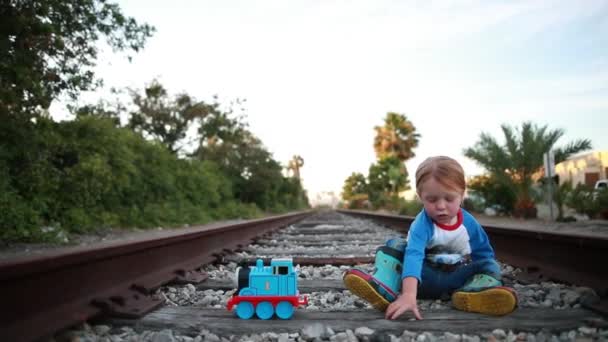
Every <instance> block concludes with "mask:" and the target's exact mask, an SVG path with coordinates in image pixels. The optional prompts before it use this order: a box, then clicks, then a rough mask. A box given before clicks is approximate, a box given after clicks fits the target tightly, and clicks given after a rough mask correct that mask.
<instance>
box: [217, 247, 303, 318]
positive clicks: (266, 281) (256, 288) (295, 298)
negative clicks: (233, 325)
mask: <svg viewBox="0 0 608 342" xmlns="http://www.w3.org/2000/svg"><path fill="white" fill-rule="evenodd" d="M235 281H236V284H235V285H236V286H237V288H238V292H237V293H238V295H235V296H233V297H232V298H231V299H230V300H229V301H228V310H232V307H233V306H234V305H236V314H237V316H239V317H240V318H243V319H249V318H251V317H252V316H253V314H254V313H255V314H256V315H257V316H258V317H259V318H262V319H269V318H271V317H272V316H273V315H274V314H275V313H276V314H277V316H278V317H279V318H282V319H288V318H291V316H292V315H293V309H294V307H298V306H299V305H302V304H307V303H308V299H307V298H306V297H304V298H300V296H299V292H298V283H297V282H298V275H297V272H296V271H295V269H294V267H293V261H292V259H287V258H286V259H272V260H271V261H270V266H264V263H263V261H262V260H261V259H258V260H257V262H256V265H255V266H249V267H239V268H237V270H236V274H235Z"/></svg>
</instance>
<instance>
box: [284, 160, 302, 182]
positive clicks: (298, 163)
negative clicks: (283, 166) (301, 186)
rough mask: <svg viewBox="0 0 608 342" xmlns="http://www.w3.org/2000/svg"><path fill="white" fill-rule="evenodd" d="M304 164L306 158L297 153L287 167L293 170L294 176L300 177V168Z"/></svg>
mask: <svg viewBox="0 0 608 342" xmlns="http://www.w3.org/2000/svg"><path fill="white" fill-rule="evenodd" d="M302 166H304V158H302V157H301V156H298V155H295V156H293V157H292V158H291V160H290V161H289V163H288V164H287V169H288V170H291V171H292V172H293V176H294V178H297V179H300V168H301V167H302Z"/></svg>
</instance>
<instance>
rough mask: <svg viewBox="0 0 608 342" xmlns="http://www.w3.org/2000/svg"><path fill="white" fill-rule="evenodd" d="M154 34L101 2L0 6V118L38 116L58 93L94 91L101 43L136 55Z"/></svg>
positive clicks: (115, 7)
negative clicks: (103, 42)
mask: <svg viewBox="0 0 608 342" xmlns="http://www.w3.org/2000/svg"><path fill="white" fill-rule="evenodd" d="M153 31H154V28H153V27H151V26H149V25H147V24H143V25H140V24H138V23H137V21H136V20H135V19H133V18H130V17H126V16H124V15H123V13H122V12H121V10H120V8H119V6H118V5H117V4H114V3H109V2H108V1H106V0H47V1H40V0H38V1H36V0H31V1H16V0H8V1H2V2H1V4H0V33H1V34H0V115H7V114H11V115H18V114H22V113H27V114H28V115H37V113H40V112H41V110H44V109H47V108H48V107H49V106H50V105H51V102H52V100H53V99H55V98H57V97H58V96H60V95H62V94H67V95H69V96H70V97H72V98H76V96H77V95H78V93H79V92H80V91H84V90H91V89H93V88H94V87H95V86H96V85H98V84H99V81H97V80H96V78H95V75H94V73H93V67H94V66H95V62H96V59H97V53H98V47H97V46H98V45H97V43H98V41H99V40H100V38H102V37H104V38H105V40H106V42H107V44H108V45H109V46H110V47H111V48H112V49H113V50H114V51H125V50H132V51H135V52H137V51H139V50H140V49H141V48H143V46H144V43H145V41H146V39H147V38H148V37H150V36H151V35H152V33H153Z"/></svg>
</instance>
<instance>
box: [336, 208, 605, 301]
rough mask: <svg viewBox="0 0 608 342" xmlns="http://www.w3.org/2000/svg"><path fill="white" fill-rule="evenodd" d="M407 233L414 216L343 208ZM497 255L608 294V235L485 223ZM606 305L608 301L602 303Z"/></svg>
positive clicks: (528, 272) (535, 276)
mask: <svg viewBox="0 0 608 342" xmlns="http://www.w3.org/2000/svg"><path fill="white" fill-rule="evenodd" d="M340 212H342V213H344V214H348V215H353V216H357V217H362V218H366V219H370V220H373V221H374V222H377V223H381V224H384V225H386V226H388V227H391V228H393V229H395V230H397V231H399V232H401V233H402V234H406V233H407V230H408V229H409V226H410V224H411V223H412V221H413V220H414V217H410V216H401V215H389V214H377V213H373V212H368V211H359V210H340ZM483 227H484V229H485V231H486V232H487V233H488V236H489V237H490V241H491V243H492V246H493V247H494V250H495V252H496V257H497V258H498V259H499V260H501V261H503V262H506V263H508V264H510V265H512V266H515V267H519V268H521V269H523V270H524V272H525V275H524V277H525V278H528V279H529V280H533V281H543V280H555V281H560V282H565V283H569V284H576V285H582V286H588V287H591V288H593V289H594V290H595V291H596V292H597V293H598V294H599V295H600V296H601V297H606V296H607V295H608V267H606V264H605V262H606V257H607V256H608V238H606V237H601V236H589V235H583V234H574V233H563V232H549V231H545V230H531V229H521V228H510V227H502V226H493V225H483ZM602 305H604V304H602Z"/></svg>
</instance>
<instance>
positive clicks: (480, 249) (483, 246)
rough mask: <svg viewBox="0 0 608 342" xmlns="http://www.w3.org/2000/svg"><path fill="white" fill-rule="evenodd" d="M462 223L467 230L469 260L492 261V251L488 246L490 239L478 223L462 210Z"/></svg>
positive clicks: (489, 245)
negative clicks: (469, 246) (469, 249)
mask: <svg viewBox="0 0 608 342" xmlns="http://www.w3.org/2000/svg"><path fill="white" fill-rule="evenodd" d="M462 212H463V216H464V220H463V221H464V222H463V224H464V225H465V227H466V228H467V231H468V233H469V239H470V240H469V241H470V242H469V243H470V245H471V259H473V260H474V261H475V260H484V259H494V249H493V248H492V245H491V244H490V239H489V238H488V235H487V234H486V232H485V230H484V229H483V227H482V226H481V224H479V222H478V221H477V220H476V219H475V218H474V217H473V215H471V214H469V213H468V212H466V211H465V210H464V209H462Z"/></svg>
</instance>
